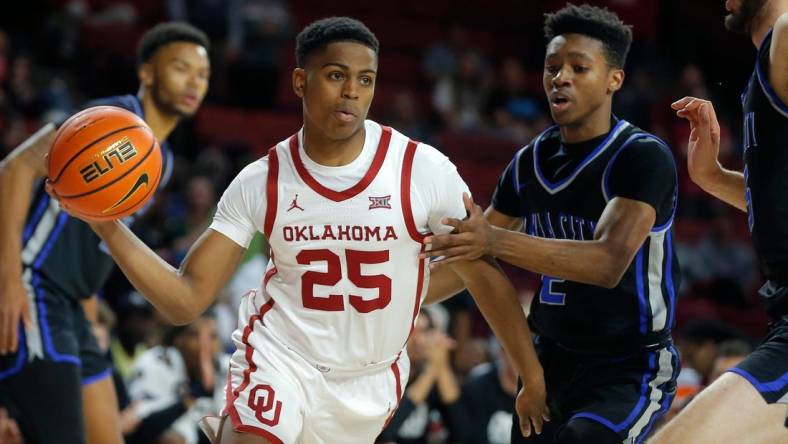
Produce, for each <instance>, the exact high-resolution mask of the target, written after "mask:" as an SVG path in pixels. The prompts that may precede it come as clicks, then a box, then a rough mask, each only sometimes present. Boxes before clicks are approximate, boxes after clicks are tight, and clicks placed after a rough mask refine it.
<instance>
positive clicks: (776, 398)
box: [652, 0, 788, 444]
mask: <svg viewBox="0 0 788 444" xmlns="http://www.w3.org/2000/svg"><path fill="white" fill-rule="evenodd" d="M725 7H726V9H727V10H728V11H729V12H730V14H729V15H728V16H727V17H726V19H725V25H726V27H727V28H728V29H730V30H731V31H735V32H740V33H743V34H747V35H749V36H750V38H751V39H752V42H753V44H754V45H755V46H756V48H758V54H757V58H756V62H755V69H754V70H753V74H752V76H751V77H750V81H749V82H748V84H747V87H746V89H745V90H744V93H743V94H742V110H743V123H744V131H743V133H742V134H743V147H742V148H743V150H744V172H738V171H730V170H727V169H725V168H723V167H722V166H720V163H719V162H718V160H717V156H718V153H719V148H720V126H719V123H718V122H717V117H716V114H715V112H714V107H713V106H712V104H711V102H709V101H707V100H701V99H698V98H694V97H685V98H683V99H681V100H679V101H677V102H675V103H673V105H672V107H673V109H674V110H676V111H677V114H678V116H679V117H683V118H685V119H687V120H688V121H689V123H690V128H691V132H690V137H689V144H688V148H689V149H688V162H689V168H688V169H689V174H690V177H691V178H692V180H693V181H694V182H695V183H697V184H698V185H699V186H700V187H701V188H703V189H704V190H706V191H707V192H708V193H710V194H712V195H713V196H715V197H717V198H718V199H721V200H723V201H724V202H727V203H728V204H730V205H733V206H734V207H736V208H738V209H740V210H742V211H746V212H747V213H748V214H747V216H748V222H749V227H750V232H751V234H752V239H753V244H754V245H755V251H756V253H757V255H758V260H759V263H760V266H761V270H762V271H763V274H764V276H765V277H766V279H767V282H766V284H764V286H763V287H762V288H761V290H760V291H759V293H760V295H761V299H762V302H763V306H764V309H765V310H766V312H767V313H768V314H769V315H770V316H771V317H772V318H773V320H774V322H773V323H772V324H771V325H770V328H769V334H768V335H767V337H766V339H764V341H763V342H762V343H761V345H760V346H759V347H758V348H757V349H756V350H755V351H754V352H753V353H752V354H751V355H750V356H748V357H747V358H746V359H745V360H744V361H743V362H741V363H740V364H739V365H737V366H736V367H734V368H732V369H731V370H730V371H729V372H727V373H725V374H724V375H723V376H721V377H720V378H718V379H717V380H716V381H715V382H714V383H713V384H712V385H711V386H709V387H708V388H707V389H705V390H704V391H702V392H701V393H700V395H698V397H697V398H695V399H694V400H693V401H692V402H690V404H689V405H688V406H687V408H686V409H685V410H684V411H682V412H681V413H680V414H679V415H678V416H677V417H676V418H675V419H673V421H671V422H670V423H668V424H667V425H666V426H665V428H664V429H663V430H662V431H661V432H660V433H659V434H657V436H656V437H655V438H654V440H653V441H652V442H653V443H715V444H716V443H743V442H746V443H756V444H757V443H778V442H788V416H787V414H788V0H728V2H726V4H725Z"/></svg>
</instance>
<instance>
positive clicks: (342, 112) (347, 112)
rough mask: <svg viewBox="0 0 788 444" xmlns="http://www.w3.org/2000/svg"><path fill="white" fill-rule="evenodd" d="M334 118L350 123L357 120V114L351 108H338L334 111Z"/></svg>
mask: <svg viewBox="0 0 788 444" xmlns="http://www.w3.org/2000/svg"><path fill="white" fill-rule="evenodd" d="M334 117H336V118H337V120H339V121H340V122H345V123H350V122H352V121H354V120H356V113H355V112H353V110H351V109H350V108H337V109H336V110H334Z"/></svg>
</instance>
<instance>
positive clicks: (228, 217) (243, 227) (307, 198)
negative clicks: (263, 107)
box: [91, 17, 546, 444]
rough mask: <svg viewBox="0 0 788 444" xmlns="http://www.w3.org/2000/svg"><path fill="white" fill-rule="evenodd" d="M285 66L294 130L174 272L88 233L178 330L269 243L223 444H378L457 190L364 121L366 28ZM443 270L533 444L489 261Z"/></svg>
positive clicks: (514, 316)
mask: <svg viewBox="0 0 788 444" xmlns="http://www.w3.org/2000/svg"><path fill="white" fill-rule="evenodd" d="M296 53H297V60H298V68H296V69H295V70H294V71H293V88H294V91H295V93H296V94H297V95H298V96H299V97H301V98H302V102H303V116H304V127H303V129H302V130H301V131H300V132H299V133H298V134H296V135H295V136H293V137H292V138H290V139H289V140H288V141H284V142H282V143H280V144H279V145H277V146H276V147H274V148H273V149H272V150H271V151H270V152H269V155H268V156H267V157H264V158H263V159H260V160H259V161H257V162H254V163H252V164H251V165H249V166H248V167H247V168H246V169H245V170H244V171H243V172H241V173H240V174H239V176H238V177H237V178H236V179H235V181H234V182H233V183H232V184H231V185H230V187H229V188H228V190H227V191H226V193H225V195H224V196H223V197H222V200H221V202H220V204H219V209H218V212H217V215H216V217H215V220H214V223H213V225H212V226H211V228H210V229H209V230H207V231H206V233H204V234H203V236H202V237H201V238H200V239H199V240H198V241H197V242H196V244H195V245H194V246H193V247H192V249H191V250H190V252H189V254H188V255H187V257H186V259H185V260H184V262H183V264H182V265H181V268H180V269H179V270H176V269H174V268H172V267H170V266H169V265H167V264H166V263H165V262H164V261H163V260H161V259H160V258H159V257H158V256H156V254H155V253H154V252H153V251H151V250H150V249H149V248H147V247H146V246H145V245H144V244H142V242H140V241H139V239H137V238H136V237H135V236H134V235H133V234H132V233H131V232H130V231H129V230H128V229H127V228H125V227H124V226H123V225H122V224H120V223H116V222H110V223H106V222H105V223H95V222H91V226H92V227H93V229H94V230H95V231H96V232H97V233H98V234H99V236H101V237H102V239H103V240H104V241H106V243H107V245H108V246H109V249H110V251H111V253H112V255H113V256H114V257H115V259H116V261H117V263H118V264H119V265H120V267H121V269H122V270H123V272H124V273H125V274H126V276H127V277H128V278H129V280H130V281H131V282H132V283H133V284H134V286H135V287H137V289H139V290H140V291H141V292H142V293H143V294H144V295H145V296H146V297H147V298H148V299H149V300H150V301H151V302H152V303H153V304H154V305H155V306H156V307H157V308H158V309H159V310H160V311H161V312H162V313H163V314H164V316H166V317H167V318H168V319H169V320H170V321H172V322H174V323H178V324H181V323H187V322H189V321H191V320H193V319H195V318H196V317H197V316H198V315H199V314H200V313H201V312H202V311H203V310H205V308H206V307H207V306H208V305H209V304H210V303H211V302H212V301H213V300H214V297H215V295H216V293H217V292H218V291H219V289H220V288H221V287H222V286H223V285H224V284H225V283H226V282H227V280H228V278H229V277H230V275H231V274H232V273H233V271H234V269H235V268H236V266H237V264H238V262H239V259H240V258H241V255H242V253H243V251H244V248H245V247H246V245H248V243H249V239H250V238H251V236H252V234H253V233H254V232H255V231H263V232H264V233H265V234H266V235H267V236H268V238H269V242H270V244H271V247H272V260H271V263H270V265H269V267H268V271H267V272H266V275H265V280H264V283H263V286H262V288H261V289H259V291H251V292H250V293H248V294H247V295H246V297H244V298H243V300H242V303H241V307H240V310H241V315H242V316H241V321H240V327H239V329H238V330H236V332H235V333H234V340H235V343H236V345H237V347H238V351H237V352H236V353H235V355H234V356H233V360H232V364H231V368H230V377H229V382H228V390H227V395H228V403H227V413H228V414H229V415H230V416H231V417H232V426H229V425H225V424H224V421H222V423H221V424H220V425H219V429H220V440H221V442H222V444H228V443H280V442H286V443H293V442H300V443H336V442H342V443H351V442H358V443H369V442H371V441H372V440H374V438H375V436H376V435H377V434H378V433H379V432H380V430H381V429H382V428H383V426H384V424H385V422H386V420H387V418H389V417H390V415H391V414H392V413H393V412H394V411H395V409H396V407H397V404H398V402H399V399H400V397H401V396H402V385H401V384H402V383H401V381H406V380H407V373H408V361H407V356H406V355H405V354H404V353H403V352H402V351H403V347H404V345H405V341H406V339H407V337H408V335H409V333H410V330H411V328H412V326H413V323H414V320H415V319H414V317H415V314H416V313H418V309H419V305H420V303H421V301H422V300H423V298H424V296H425V294H426V291H427V286H428V279H429V269H428V266H427V263H426V262H425V261H424V260H421V259H419V252H420V250H421V249H422V248H423V247H422V241H423V238H424V236H426V235H427V233H429V232H430V231H445V230H444V228H446V227H444V226H442V225H441V223H440V219H441V218H442V217H443V216H445V215H447V214H449V215H453V216H455V217H462V216H463V215H464V213H465V210H464V208H463V204H462V200H461V193H462V192H463V191H465V190H467V187H466V185H465V184H464V183H463V182H462V180H461V179H460V178H459V176H458V175H457V173H456V169H455V168H454V166H453V165H452V164H451V162H449V161H448V159H446V158H445V157H444V156H442V155H441V154H439V153H438V152H437V151H435V150H434V149H433V148H431V147H429V146H426V145H421V144H418V143H416V142H413V141H410V140H408V139H407V138H406V137H405V136H403V135H402V134H400V133H398V132H396V131H394V130H392V129H390V128H386V127H382V126H381V125H378V124H377V123H375V122H372V121H367V120H366V119H365V118H366V115H367V112H368V110H369V106H370V103H371V101H372V97H373V95H374V87H375V79H376V76H377V68H378V42H377V39H376V38H375V36H374V35H373V34H372V33H371V32H370V31H369V29H367V28H366V26H364V25H363V24H361V23H360V22H358V21H356V20H352V19H349V18H337V17H333V18H329V19H324V20H320V21H317V22H315V23H313V24H311V25H309V26H308V27H307V28H305V29H304V30H303V31H302V32H301V33H300V34H299V36H298V39H297V47H296ZM296 195H297V196H296ZM453 269H454V271H455V272H456V273H457V274H459V275H460V276H461V277H462V279H463V281H464V283H465V284H466V285H467V286H468V288H469V289H470V290H471V292H472V293H474V294H477V295H482V296H483V297H480V298H478V299H477V302H478V304H479V306H480V308H481V311H482V313H483V314H484V315H485V316H486V317H487V319H488V321H489V322H490V323H491V325H492V327H493V329H494V331H495V332H496V333H497V334H498V335H499V338H500V339H501V342H502V343H503V345H504V346H505V347H506V348H507V349H508V350H509V352H510V354H511V356H512V360H513V361H514V365H515V367H516V368H517V371H518V373H519V374H520V375H521V377H522V378H524V381H525V384H524V385H525V389H524V390H523V391H521V393H520V395H519V396H518V400H517V409H518V413H519V414H520V417H521V418H523V420H522V429H523V432H524V433H530V430H531V423H533V427H534V428H535V429H536V431H537V432H538V431H539V430H540V428H541V423H542V417H543V415H545V414H546V413H545V411H544V397H545V393H544V382H543V377H542V372H541V367H540V366H539V363H538V361H537V359H536V357H535V353H534V350H533V348H532V347H530V346H523V344H530V332H529V330H528V326H527V324H526V322H525V318H524V316H523V313H522V310H521V307H520V305H519V303H518V302H517V300H516V298H515V293H514V289H513V288H512V286H511V284H510V283H509V282H508V280H507V279H506V277H505V275H504V274H503V273H502V272H501V271H500V270H499V269H498V268H497V267H496V266H495V265H494V263H492V262H490V261H488V260H487V259H486V258H485V259H482V260H478V261H473V262H458V263H457V264H455V265H453ZM247 320H248V321H247ZM224 419H226V416H225V417H224V418H223V420H224Z"/></svg>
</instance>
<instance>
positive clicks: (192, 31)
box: [137, 22, 211, 65]
mask: <svg viewBox="0 0 788 444" xmlns="http://www.w3.org/2000/svg"><path fill="white" fill-rule="evenodd" d="M173 42H190V43H195V44H197V45H200V46H202V47H203V48H205V49H206V50H209V49H210V47H211V42H210V40H209V39H208V36H207V35H206V34H205V33H204V32H202V31H200V30H199V29H197V28H195V27H194V26H192V25H190V24H188V23H184V22H165V23H159V24H158V25H156V26H154V27H153V28H151V29H149V30H148V31H146V32H145V34H144V35H143V36H142V38H141V39H140V42H139V44H138V45H137V64H138V65H142V64H143V63H146V62H148V61H150V59H151V57H153V55H154V54H155V53H156V51H158V50H159V48H161V47H162V46H164V45H167V44H170V43H173Z"/></svg>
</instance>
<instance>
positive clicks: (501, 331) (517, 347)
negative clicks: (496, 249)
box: [451, 256, 549, 436]
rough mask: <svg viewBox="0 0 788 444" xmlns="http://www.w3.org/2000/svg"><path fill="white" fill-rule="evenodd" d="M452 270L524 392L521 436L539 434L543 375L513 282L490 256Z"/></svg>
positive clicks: (544, 415) (545, 416)
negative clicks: (508, 359) (499, 342)
mask: <svg viewBox="0 0 788 444" xmlns="http://www.w3.org/2000/svg"><path fill="white" fill-rule="evenodd" d="M451 268H452V270H453V271H454V272H455V273H457V275H458V276H459V277H460V278H461V279H462V281H463V283H464V284H465V286H467V287H468V290H470V292H471V295H473V298H474V300H475V301H476V305H477V306H478V307H479V310H480V311H481V312H482V314H483V315H484V318H485V319H486V320H487V323H489V324H490V327H491V328H492V330H493V332H494V333H495V336H496V337H497V338H498V340H500V341H501V344H503V347H504V348H505V349H506V351H507V353H509V356H510V357H511V358H512V362H513V363H514V365H515V368H516V369H517V372H518V374H519V375H520V378H521V380H522V381H523V389H522V390H521V391H520V393H519V394H518V396H517V402H516V408H517V413H518V415H519V417H520V430H521V431H522V433H523V436H529V435H530V434H531V430H532V426H533V430H534V431H535V432H536V433H541V430H542V420H543V419H548V418H549V413H548V412H547V407H546V405H545V397H546V391H545V384H544V374H543V373H542V366H541V364H540V363H539V359H538V358H537V356H536V351H535V350H534V346H533V343H532V342H531V330H530V329H529V328H528V323H527V322H526V320H525V313H523V309H522V307H521V306H520V302H519V301H518V300H517V294H516V292H515V290H514V287H513V286H512V283H511V282H509V279H508V278H507V277H506V275H505V274H504V272H503V270H501V269H500V268H499V267H498V265H497V264H496V263H495V260H494V259H492V258H491V257H489V256H485V257H483V258H481V259H479V260H474V261H457V262H453V263H452V264H451Z"/></svg>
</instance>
